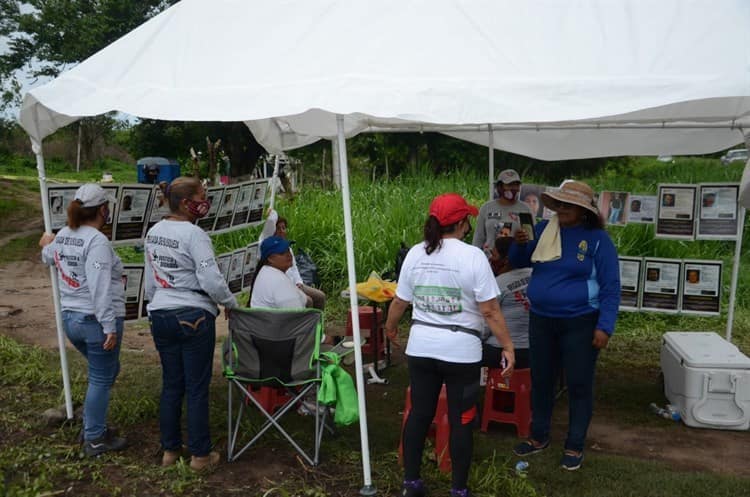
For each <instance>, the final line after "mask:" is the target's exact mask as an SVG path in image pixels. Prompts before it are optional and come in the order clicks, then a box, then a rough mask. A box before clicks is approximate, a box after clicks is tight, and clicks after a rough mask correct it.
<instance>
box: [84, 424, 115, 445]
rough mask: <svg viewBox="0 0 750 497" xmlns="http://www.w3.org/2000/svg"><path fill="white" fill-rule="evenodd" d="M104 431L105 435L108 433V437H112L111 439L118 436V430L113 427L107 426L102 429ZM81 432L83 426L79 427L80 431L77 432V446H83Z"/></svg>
mask: <svg viewBox="0 0 750 497" xmlns="http://www.w3.org/2000/svg"><path fill="white" fill-rule="evenodd" d="M104 430H105V432H106V433H109V434H110V436H113V437H116V436H117V435H119V434H120V430H118V429H117V427H115V426H110V425H107V426H106V427H105V428H104ZM83 431H84V430H83V426H81V430H80V431H79V432H78V438H77V440H78V444H79V445H83V442H84V439H83Z"/></svg>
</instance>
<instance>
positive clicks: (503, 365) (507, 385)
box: [500, 355, 510, 389]
mask: <svg viewBox="0 0 750 497" xmlns="http://www.w3.org/2000/svg"><path fill="white" fill-rule="evenodd" d="M507 367H508V360H507V359H506V358H505V356H504V355H501V356H500V370H502V371H504V370H505V368H507ZM503 383H505V388H506V389H509V388H510V378H503Z"/></svg>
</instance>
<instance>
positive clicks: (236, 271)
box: [227, 248, 247, 293]
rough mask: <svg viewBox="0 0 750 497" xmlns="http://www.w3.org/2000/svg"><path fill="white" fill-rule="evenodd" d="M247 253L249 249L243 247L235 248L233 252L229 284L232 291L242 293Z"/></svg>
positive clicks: (228, 278)
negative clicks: (243, 271)
mask: <svg viewBox="0 0 750 497" xmlns="http://www.w3.org/2000/svg"><path fill="white" fill-rule="evenodd" d="M246 253H247V249H244V248H242V249H239V250H235V251H234V252H232V254H231V255H232V257H231V259H230V261H229V276H228V277H227V285H229V291H231V292H232V293H240V292H241V291H242V270H243V269H244V263H245V254H246Z"/></svg>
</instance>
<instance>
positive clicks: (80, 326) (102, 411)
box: [62, 311, 124, 441]
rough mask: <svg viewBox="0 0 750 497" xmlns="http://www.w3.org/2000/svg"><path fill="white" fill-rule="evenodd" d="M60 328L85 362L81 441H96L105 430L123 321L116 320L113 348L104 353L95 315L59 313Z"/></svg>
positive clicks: (118, 359) (116, 367) (103, 338)
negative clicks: (85, 382)
mask: <svg viewBox="0 0 750 497" xmlns="http://www.w3.org/2000/svg"><path fill="white" fill-rule="evenodd" d="M62 319H63V328H64V330H65V334H66V335H67V336H68V340H70V343H72V344H73V345H74V346H75V348H76V349H78V351H79V352H80V353H81V354H83V356H84V357H85V358H86V359H87V360H88V369H89V372H88V388H87V389H86V399H85V400H84V402H83V439H84V440H87V441H88V440H96V439H97V438H99V437H101V436H102V435H103V434H104V432H105V431H106V429H107V408H108V407H109V391H110V389H111V388H112V385H113V384H114V383H115V379H116V378H117V375H118V373H119V372H120V344H121V343H122V329H123V322H124V318H117V321H116V323H115V329H116V331H117V345H116V346H115V348H114V349H112V350H104V340H105V338H106V336H105V335H104V330H103V329H102V325H101V324H99V321H97V320H96V316H94V315H93V314H84V313H82V312H75V311H63V312H62Z"/></svg>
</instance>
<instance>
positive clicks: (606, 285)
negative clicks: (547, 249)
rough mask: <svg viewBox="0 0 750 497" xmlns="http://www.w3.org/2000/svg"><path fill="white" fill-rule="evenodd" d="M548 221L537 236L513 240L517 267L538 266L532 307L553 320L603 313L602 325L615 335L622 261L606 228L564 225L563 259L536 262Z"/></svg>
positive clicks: (538, 228)
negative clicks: (535, 254) (539, 243)
mask: <svg viewBox="0 0 750 497" xmlns="http://www.w3.org/2000/svg"><path fill="white" fill-rule="evenodd" d="M546 226H547V221H543V222H541V223H539V224H537V225H536V227H535V229H534V231H535V232H536V236H535V237H534V240H531V241H529V242H528V243H526V244H525V245H519V244H517V243H513V244H512V245H511V248H510V251H509V254H508V256H509V258H510V263H511V264H512V265H513V267H517V268H520V267H529V266H531V267H532V268H533V272H532V275H531V281H530V282H529V287H528V289H527V295H528V298H529V301H530V302H531V311H532V312H534V313H536V314H539V315H541V316H546V317H553V318H566V317H575V316H581V315H584V314H588V313H591V312H594V311H599V321H598V323H597V325H596V327H597V329H600V330H602V331H604V332H606V333H607V334H608V335H612V333H613V332H614V330H615V321H616V320H617V310H618V308H619V306H620V265H619V260H618V258H617V249H616V248H615V246H614V244H613V243H612V240H611V239H610V238H609V235H608V234H607V232H606V231H604V230H601V229H588V228H585V227H583V226H580V225H579V226H573V227H563V226H561V227H560V239H561V245H562V257H561V258H560V259H558V260H556V261H550V262H535V263H532V262H531V254H533V253H534V249H535V248H536V244H537V242H538V240H539V237H540V236H541V234H542V231H544V228H545V227H546Z"/></svg>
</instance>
